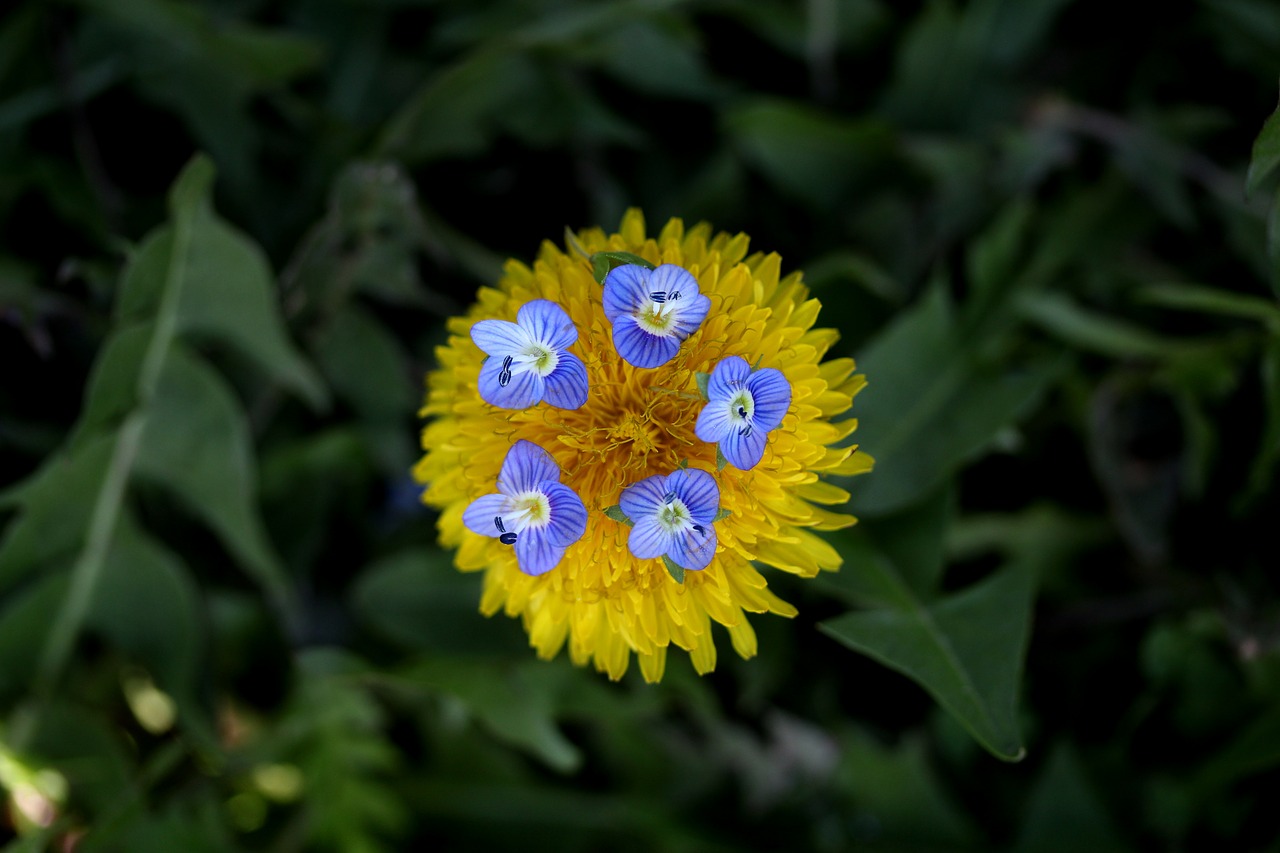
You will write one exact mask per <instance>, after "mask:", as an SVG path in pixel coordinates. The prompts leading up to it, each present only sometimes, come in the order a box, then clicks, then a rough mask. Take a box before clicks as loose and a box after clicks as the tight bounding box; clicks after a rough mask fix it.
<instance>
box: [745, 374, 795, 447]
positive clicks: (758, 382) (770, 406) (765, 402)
mask: <svg viewBox="0 0 1280 853" xmlns="http://www.w3.org/2000/svg"><path fill="white" fill-rule="evenodd" d="M747 390H748V391H750V392H751V399H752V400H754V401H755V410H754V411H753V412H752V413H751V422H752V423H753V424H754V425H755V428H756V429H763V430H765V431H766V432H768V431H769V430H771V429H777V428H778V427H779V426H780V425H781V424H782V419H783V418H784V417H786V415H787V408H788V407H789V406H790V405H791V383H790V382H788V381H787V378H786V377H785V376H783V375H782V371H781V370H776V369H774V368H772V367H767V368H765V369H764V370H759V371H756V372H755V373H753V374H751V376H750V378H748V379H747Z"/></svg>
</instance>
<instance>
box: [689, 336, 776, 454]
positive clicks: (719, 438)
mask: <svg viewBox="0 0 1280 853" xmlns="http://www.w3.org/2000/svg"><path fill="white" fill-rule="evenodd" d="M707 401H708V402H707V405H706V406H705V407H704V408H703V409H702V412H701V413H700V414H699V415H698V423H697V424H696V425H695V426H694V433H696V434H697V436H698V438H700V439H702V440H703V441H707V442H712V443H719V445H720V453H721V454H723V455H724V458H725V459H727V460H729V462H730V463H731V464H732V465H733V466H734V467H735V468H739V469H741V470H743V471H746V470H748V469H750V468H754V467H756V465H758V464H760V460H761V459H762V458H764V446H765V441H766V440H767V438H768V433H769V431H770V430H774V429H777V428H778V427H779V426H781V424H782V419H783V417H785V416H786V414H787V408H788V407H789V406H790V405H791V384H790V383H789V382H787V380H786V377H784V376H783V375H782V371H780V370H775V369H774V368H772V367H767V368H765V369H764V370H757V371H754V372H752V370H751V366H750V365H749V364H747V361H746V359H744V358H740V357H739V356H736V355H732V356H729V357H728V358H726V359H723V360H721V361H720V363H719V364H717V365H716V367H715V370H713V371H712V373H711V378H710V380H709V381H708V382H707Z"/></svg>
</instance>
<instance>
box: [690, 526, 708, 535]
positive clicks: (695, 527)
mask: <svg viewBox="0 0 1280 853" xmlns="http://www.w3.org/2000/svg"><path fill="white" fill-rule="evenodd" d="M693 529H694V530H696V531H698V532H699V533H706V532H707V528H705V527H703V526H702V525H701V524H695V525H693Z"/></svg>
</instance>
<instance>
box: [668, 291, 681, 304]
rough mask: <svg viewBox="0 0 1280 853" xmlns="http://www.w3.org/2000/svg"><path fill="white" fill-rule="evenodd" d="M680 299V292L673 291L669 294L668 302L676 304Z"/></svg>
mask: <svg viewBox="0 0 1280 853" xmlns="http://www.w3.org/2000/svg"><path fill="white" fill-rule="evenodd" d="M679 298H680V291H678V290H673V291H671V292H670V293H668V294H667V300H668V301H670V302H675V301H676V300H677V299H679Z"/></svg>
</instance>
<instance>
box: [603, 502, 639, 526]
mask: <svg viewBox="0 0 1280 853" xmlns="http://www.w3.org/2000/svg"><path fill="white" fill-rule="evenodd" d="M604 514H605V515H606V516H608V517H609V518H612V519H613V520H614V521H616V522H618V523H619V524H625V525H627V526H628V527H631V526H632V525H633V524H634V522H633V521H632V520H631V519H630V518H629V517H628V516H627V514H626V513H625V512H623V511H622V505H621V504H614V505H613V506H609V507H605V509H604Z"/></svg>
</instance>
